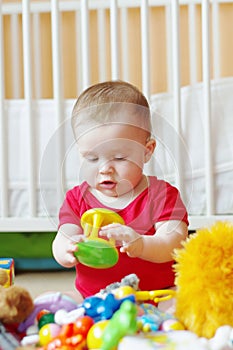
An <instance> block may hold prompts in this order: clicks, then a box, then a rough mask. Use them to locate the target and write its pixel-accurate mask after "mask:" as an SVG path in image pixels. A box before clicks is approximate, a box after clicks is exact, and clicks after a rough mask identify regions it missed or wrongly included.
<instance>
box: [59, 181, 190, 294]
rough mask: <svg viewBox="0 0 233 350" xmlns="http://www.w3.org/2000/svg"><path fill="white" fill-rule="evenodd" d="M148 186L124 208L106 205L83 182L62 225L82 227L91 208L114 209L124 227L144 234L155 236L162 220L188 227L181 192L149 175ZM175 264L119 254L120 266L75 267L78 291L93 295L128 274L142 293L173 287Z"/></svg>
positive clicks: (68, 202)
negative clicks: (81, 219) (137, 282)
mask: <svg viewBox="0 0 233 350" xmlns="http://www.w3.org/2000/svg"><path fill="white" fill-rule="evenodd" d="M148 180H149V187H148V188H147V189H145V190H144V191H143V192H142V193H140V194H139V195H138V197H136V198H135V199H134V200H133V201H132V202H131V203H130V204H129V205H128V206H127V207H125V208H124V209H117V210H116V209H113V208H110V207H109V208H108V207H106V206H104V205H103V204H102V203H101V202H99V200H98V199H97V198H95V197H94V196H93V194H92V193H90V192H89V191H88V184H87V183H86V182H84V183H82V184H81V185H80V186H76V187H74V188H73V189H71V190H70V191H68V192H67V194H66V198H65V200H64V203H63V205H62V207H61V209H60V214H59V219H60V222H59V226H61V225H63V224H65V223H72V224H76V225H78V226H80V218H81V216H82V214H83V213H84V212H85V211H87V210H89V209H92V208H107V209H110V210H114V211H115V212H117V213H118V214H119V215H121V217H122V218H123V219H124V221H125V224H126V225H128V226H130V227H132V228H133V229H134V230H135V231H136V232H137V233H139V234H142V235H153V234H154V233H155V227H154V225H155V224H156V223H157V222H160V221H168V220H179V221H184V222H185V223H186V224H188V218H187V211H186V209H185V206H184V204H183V202H182V200H181V198H180V194H179V192H178V190H177V189H176V188H175V187H173V186H171V185H170V184H169V183H167V182H165V181H163V180H158V179H157V178H156V177H154V176H149V177H148ZM173 263H174V262H173V261H170V262H166V263H152V262H149V261H146V260H143V259H140V258H130V257H129V256H128V255H127V254H125V253H120V252H119V260H118V263H117V264H116V265H115V266H113V267H111V268H108V269H95V268H91V267H87V266H84V265H82V264H80V263H79V264H77V265H76V271H77V276H76V283H75V284H76V288H77V289H78V290H79V291H80V293H81V294H82V295H83V296H84V297H87V296H90V295H93V294H95V293H97V292H99V290H100V289H103V288H105V287H106V286H107V285H109V284H111V283H113V282H118V281H120V280H121V279H122V278H123V277H125V276H126V275H128V274H131V273H135V274H136V275H137V276H138V278H139V280H140V282H139V287H140V289H141V290H145V291H147V290H148V291H149V290H155V289H164V288H168V287H171V286H173V285H174V271H173V268H172V265H173Z"/></svg>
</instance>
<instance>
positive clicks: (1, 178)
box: [0, 3, 9, 217]
mask: <svg viewBox="0 0 233 350" xmlns="http://www.w3.org/2000/svg"><path fill="white" fill-rule="evenodd" d="M3 43H4V41H3V17H2V4H1V3H0V137H1V138H0V142H1V147H0V152H1V153H0V171H1V173H0V184H1V207H2V212H1V214H2V217H7V216H8V214H9V203H8V147H7V119H6V113H5V109H4V98H5V88H4V86H5V78H4V51H3Z"/></svg>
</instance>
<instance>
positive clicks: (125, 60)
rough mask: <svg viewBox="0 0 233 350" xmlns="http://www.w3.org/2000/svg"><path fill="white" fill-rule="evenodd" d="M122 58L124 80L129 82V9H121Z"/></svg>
mask: <svg viewBox="0 0 233 350" xmlns="http://www.w3.org/2000/svg"><path fill="white" fill-rule="evenodd" d="M120 12H121V26H120V27H121V28H120V34H121V57H122V78H123V80H125V81H129V50H128V47H129V46H128V40H126V38H128V9H127V8H124V7H123V8H121V10H120Z"/></svg>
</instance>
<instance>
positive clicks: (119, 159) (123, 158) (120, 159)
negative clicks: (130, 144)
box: [114, 156, 126, 161]
mask: <svg viewBox="0 0 233 350" xmlns="http://www.w3.org/2000/svg"><path fill="white" fill-rule="evenodd" d="M114 160H117V161H123V160H126V157H122V156H116V157H114Z"/></svg>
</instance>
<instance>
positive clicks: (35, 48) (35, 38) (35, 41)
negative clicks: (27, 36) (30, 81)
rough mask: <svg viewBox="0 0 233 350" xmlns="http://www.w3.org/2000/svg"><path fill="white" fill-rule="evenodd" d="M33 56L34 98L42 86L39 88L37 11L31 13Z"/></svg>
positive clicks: (39, 52)
mask: <svg viewBox="0 0 233 350" xmlns="http://www.w3.org/2000/svg"><path fill="white" fill-rule="evenodd" d="M32 18H33V22H32V24H33V44H34V45H33V53H34V55H33V58H34V72H33V73H34V74H33V75H34V81H35V84H34V90H35V98H41V97H42V88H41V76H42V72H41V68H42V67H41V66H42V62H41V35H40V26H41V23H40V15H39V13H34V14H33V17H32Z"/></svg>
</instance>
